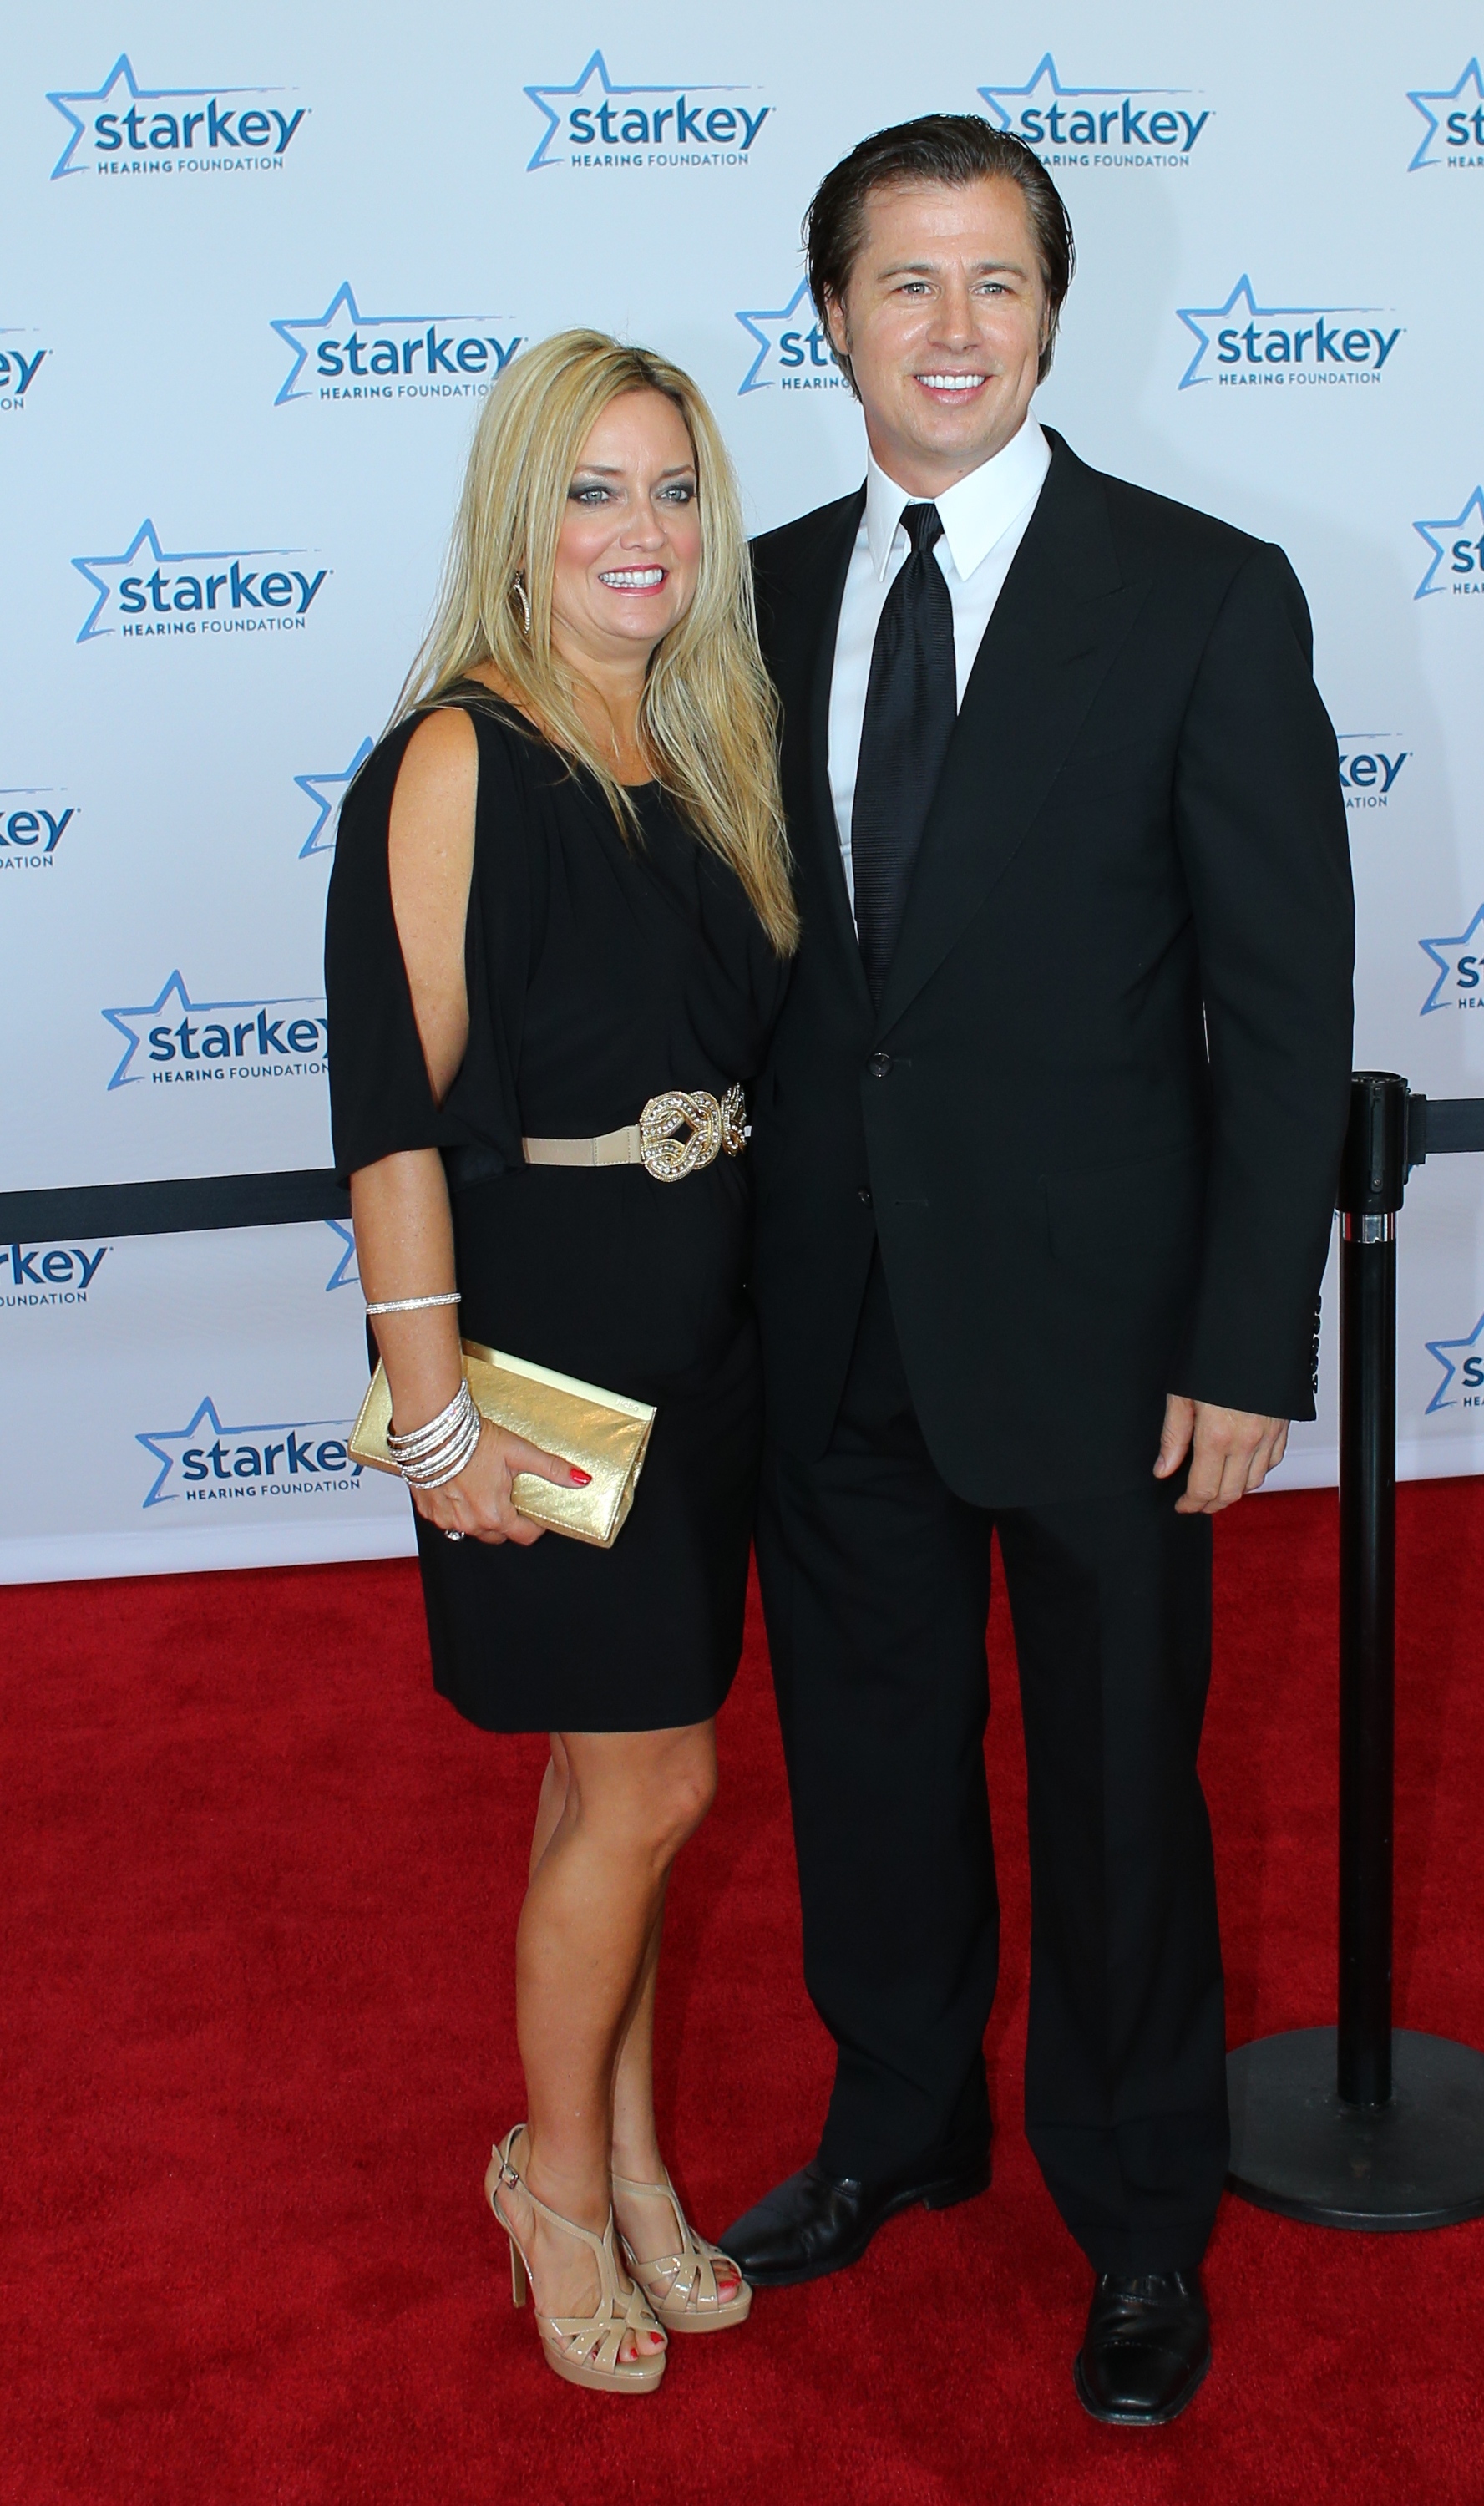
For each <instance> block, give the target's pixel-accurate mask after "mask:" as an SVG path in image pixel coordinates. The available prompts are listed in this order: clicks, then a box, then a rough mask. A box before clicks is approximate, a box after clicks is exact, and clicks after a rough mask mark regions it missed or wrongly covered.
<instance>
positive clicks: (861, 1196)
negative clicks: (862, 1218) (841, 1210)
mask: <svg viewBox="0 0 1484 2506" xmlns="http://www.w3.org/2000/svg"><path fill="white" fill-rule="evenodd" d="M856 1199H857V1200H859V1201H860V1202H861V1203H862V1205H863V1207H864V1208H866V1209H869V1207H870V1194H869V1193H868V1192H867V1191H866V1186H865V1184H864V1183H863V1185H862V1186H861V1189H860V1191H859V1192H858V1193H857V1195H856Z"/></svg>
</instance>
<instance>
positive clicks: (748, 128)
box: [525, 53, 773, 174]
mask: <svg viewBox="0 0 1484 2506" xmlns="http://www.w3.org/2000/svg"><path fill="white" fill-rule="evenodd" d="M525 91H526V94H527V95H528V96H529V97H530V100H531V102H532V104H534V106H535V107H536V110H537V112H538V113H539V114H540V115H541V117H542V120H543V122H544V124H545V125H546V126H545V128H544V129H543V131H542V134H541V137H540V139H539V140H538V142H537V144H536V147H535V150H534V151H533V153H532V155H531V158H530V161H529V162H528V164H527V166H526V171H527V173H528V174H539V173H542V172H543V171H544V170H545V169H546V168H547V167H548V165H571V166H575V167H578V168H580V169H594V170H603V169H606V168H612V167H616V166H622V167H640V168H653V167H654V166H659V165H685V166H694V167H717V166H726V165H746V164H747V163H749V161H750V160H751V153H752V150H753V148H754V147H755V146H756V144H757V141H758V137H759V134H760V131H761V130H762V127H763V125H764V124H765V123H767V122H768V121H770V120H771V118H772V114H773V107H772V105H771V104H760V103H759V102H758V100H757V99H758V90H757V89H756V88H751V87H737V86H727V87H714V86H703V87H697V86H696V85H695V84H694V82H693V81H691V82H688V83H687V84H686V85H685V86H680V85H677V84H676V83H674V82H672V81H670V80H658V81H653V82H651V83H650V84H648V85H646V86H642V87H638V86H625V85H623V84H622V83H621V82H619V81H617V80H615V79H613V78H611V77H610V76H609V71H608V63H607V62H606V60H605V59H604V57H603V54H601V53H593V54H591V55H590V57H589V58H588V59H587V60H586V61H585V62H584V64H583V67H582V69H581V70H579V72H578V74H577V77H576V78H575V79H574V80H573V81H572V83H571V85H570V86H563V85H561V84H560V83H553V84H551V85H549V86H545V87H543V86H533V87H528V88H527V89H526V90H525Z"/></svg>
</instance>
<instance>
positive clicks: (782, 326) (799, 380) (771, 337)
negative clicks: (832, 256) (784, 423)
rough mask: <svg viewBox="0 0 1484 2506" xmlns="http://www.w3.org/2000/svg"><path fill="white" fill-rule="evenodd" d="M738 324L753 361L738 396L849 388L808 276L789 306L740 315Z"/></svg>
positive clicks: (742, 381)
mask: <svg viewBox="0 0 1484 2506" xmlns="http://www.w3.org/2000/svg"><path fill="white" fill-rule="evenodd" d="M737 320H738V321H739V322H740V323H741V325H742V328H743V330H744V331H745V332H746V333H747V336H748V339H749V340H751V342H752V358H751V362H750V364H749V366H748V369H747V372H746V374H745V375H744V376H743V377H742V380H741V381H740V383H739V384H738V385H737V397H738V399H739V400H740V399H741V398H742V396H743V394H744V393H746V392H755V391H770V390H772V389H773V388H775V387H776V388H777V389H778V390H780V391H794V392H820V391H825V392H844V393H845V394H846V396H847V398H848V397H849V393H850V385H849V383H848V382H847V381H846V379H845V377H844V376H843V375H842V374H841V372H840V370H839V367H838V366H837V365H836V364H835V362H834V358H833V356H832V355H831V353H830V341H829V339H828V338H827V336H826V332H825V326H824V324H823V322H821V321H820V319H819V318H818V316H817V314H816V313H815V310H814V304H813V300H812V298H811V297H810V294H809V282H808V280H807V278H802V279H800V280H799V283H798V285H797V286H796V287H795V290H794V293H793V295H792V296H791V297H790V299H789V301H788V303H787V304H780V305H778V306H776V307H775V308H774V309H773V310H772V311H771V312H769V311H766V310H764V309H757V310H755V311H753V312H749V313H739V314H738V315H737Z"/></svg>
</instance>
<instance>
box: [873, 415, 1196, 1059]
mask: <svg viewBox="0 0 1484 2506" xmlns="http://www.w3.org/2000/svg"><path fill="white" fill-rule="evenodd" d="M1047 434H1048V436H1049V440H1050V443H1051V447H1052V457H1051V467H1050V470H1049V471H1048V472H1047V474H1046V481H1045V484H1044V486H1043V487H1042V492H1041V498H1040V501H1039V503H1038V505H1037V507H1036V511H1035V513H1034V514H1033V515H1032V517H1031V521H1030V526H1029V528H1028V529H1027V531H1026V535H1025V537H1024V539H1023V540H1022V541H1021V544H1020V547H1019V549H1018V551H1017V553H1016V555H1015V560H1014V563H1013V564H1012V565H1011V567H1010V570H1009V573H1008V575H1007V578H1006V582H1005V588H1004V590H1003V591H1002V592H1001V594H1000V597H999V599H998V601H997V602H996V604H995V610H994V615H993V617H992V618H991V619H990V622H989V625H988V627H986V628H985V631H984V640H983V642H982V643H981V644H980V646H979V651H978V656H977V659H976V660H975V662H974V665H973V670H972V674H971V676H970V681H969V685H968V687H967V688H966V689H965V691H964V702H963V705H962V706H961V708H960V711H959V718H958V723H957V726H956V728H955V730H954V734H953V738H952V741H951V743H950V745H949V749H948V755H947V758H946V760H945V761H944V765H943V770H942V775H941V778H940V780H939V783H938V788H937V791H936V795H935V797H934V802H933V806H932V808H931V810H930V811H929V813H928V823H927V826H926V827H925V829H924V831H923V840H922V847H921V850H920V851H919V853H918V856H917V862H916V866H915V868H914V870H913V873H912V884H911V887H910V890H909V891H908V895H907V904H906V913H905V915H904V917H903V920H902V926H901V938H900V940H899V941H898V944H897V952H896V955H895V956H894V958H893V960H892V966H891V972H890V974H889V975H888V977H887V982H886V989H885V992H884V993H883V995H882V1001H881V1010H880V1017H879V1020H878V1024H879V1028H880V1030H881V1032H883V1033H884V1032H885V1031H886V1030H887V1029H888V1028H889V1027H890V1026H891V1025H892V1024H893V1023H894V1022H895V1020H897V1019H899V1018H900V1017H901V1013H902V1011H903V1010H904V1009H905V1008H906V1007H907V1004H908V1003H909V1002H910V1001H911V1000H912V999H913V998H914V997H915V996H916V994H917V993H918V992H920V991H921V989H922V987H923V985H924V984H926V983H927V982H928V981H929V979H930V978H931V977H932V976H933V975H934V974H935V973H936V970H937V968H938V966H939V965H940V964H941V963H942V960H943V959H944V957H945V956H946V955H947V954H948V951H949V949H951V948H952V947H953V945H954V943H955V941H956V940H957V939H958V938H959V937H960V935H961V933H962V932H963V930H964V927H965V925H966V924H967V923H968V921H969V920H970V918H971V917H972V915H973V914H974V913H977V912H978V910H979V908H980V907H981V906H982V904H983V903H984V901H985V898H986V897H987V896H988V895H989V893H990V891H991V889H992V888H993V887H994V886H995V884H996V882H997V881H998V880H999V879H1000V878H1002V877H1004V875H1005V872H1006V870H1007V868H1008V866H1009V863H1010V861H1011V860H1012V859H1013V857H1014V854H1015V853H1016V851H1017V850H1018V848H1019V846H1020V844H1021V843H1022V842H1023V841H1024V839H1025V837H1026V834H1027V832H1028V831H1029V829H1030V827H1031V824H1032V822H1033V820H1034V818H1035V816H1036V812H1037V810H1038V809H1039V808H1040V806H1041V805H1042V801H1043V800H1044V798H1045V796H1046V793H1047V792H1048V791H1049V790H1050V787H1051V785H1052V783H1053V781H1054V780H1055V778H1056V775H1057V774H1058V772H1059V771H1060V770H1061V767H1062V763H1063V761H1064V759H1065V757H1066V755H1067V752H1068V750H1069V748H1070V747H1071V745H1072V743H1073V741H1074V740H1075V739H1076V737H1077V734H1078V731H1079V730H1080V728H1081V725H1082V723H1083V721H1084V720H1085V718H1086V715H1087V713H1088V711H1089V709H1090V707H1091V704H1092V701H1093V698H1094V697H1095V696H1096V695H1097V692H1098V689H1099V688H1100V687H1101V685H1102V683H1103V680H1104V678H1105V677H1106V675H1107V673H1108V670H1109V669H1110V668H1111V666H1112V664H1113V659H1114V657H1115V655H1116V654H1117V651H1118V648H1119V646H1120V645H1121V644H1122V642H1123V639H1124V637H1125V636H1126V635H1127V633H1128V631H1129V628H1130V627H1131V626H1132V625H1133V622H1134V619H1135V617H1136V615H1137V613H1138V610H1139V608H1140V606H1141V604H1142V602H1143V599H1144V594H1145V589H1146V587H1145V585H1144V584H1143V583H1137V584H1135V583H1125V582H1124V581H1123V579H1122V576H1121V574H1120V571H1119V567H1118V562H1117V557H1116V554H1115V551H1114V549H1113V537H1112V532H1111V529H1110V526H1109V519H1108V508H1107V502H1106V499H1105V497H1104V494H1103V489H1102V484H1101V482H1100V481H1099V479H1098V477H1097V474H1096V472H1095V471H1092V470H1089V469H1087V468H1086V467H1085V466H1084V465H1083V464H1082V463H1081V462H1080V461H1078V458H1077V455H1076V454H1075V453H1074V452H1072V451H1071V450H1070V449H1069V448H1068V447H1067V446H1066V445H1065V444H1064V443H1063V442H1062V440H1061V438H1060V436H1058V435H1055V434H1052V433H1051V431H1050V429H1047ZM830 650H831V653H832V651H833V637H832V636H831V638H830ZM841 884H842V886H843V875H842V878H841ZM858 955H859V952H858Z"/></svg>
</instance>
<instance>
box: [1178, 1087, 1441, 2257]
mask: <svg viewBox="0 0 1484 2506" xmlns="http://www.w3.org/2000/svg"><path fill="white" fill-rule="evenodd" d="M1422 1102H1423V1100H1421V1099H1417V1100H1413V1101H1412V1102H1411V1105H1410V1110H1411V1112H1412V1115H1413V1117H1414V1122H1412V1123H1409V1119H1408V1116H1409V1095H1408V1090H1407V1085H1406V1082H1405V1080H1404V1079H1399V1078H1397V1077H1396V1075H1395V1073H1393V1072H1390V1071H1360V1072H1357V1074H1356V1076H1355V1078H1354V1080H1353V1081H1352V1083H1351V1101H1350V1128H1349V1132H1348V1134H1347V1137H1346V1142H1345V1154H1344V1159H1343V1163H1342V1165H1341V1169H1340V1192H1339V1200H1340V1341H1341V1353H1340V1874H1339V1877H1340V1971H1339V2025H1338V2027H1301V2028H1296V2029H1294V2030H1293V2031H1292V2032H1291V2033H1290V2034H1287V2035H1282V2036H1264V2037H1259V2038H1258V2040H1257V2041H1256V2043H1254V2044H1252V2045H1242V2046H1239V2047H1238V2048H1237V2050H1236V2052H1235V2053H1233V2054H1230V2055H1228V2057H1227V2063H1226V2074H1227V2085H1228V2088H1229V2091H1230V2096H1231V2172H1230V2176H1229V2179H1228V2180H1229V2182H1230V2184H1231V2188H1232V2191H1233V2192H1234V2193H1239V2194H1240V2195H1241V2196H1242V2197H1243V2199H1244V2200H1245V2201H1248V2202H1255V2203H1256V2204H1257V2206H1258V2207H1259V2208H1260V2209H1264V2210H1280V2211H1283V2212H1285V2213H1286V2214H1287V2215H1288V2216H1289V2217H1290V2218H1295V2219H1309V2220H1313V2221H1315V2222H1316V2223H1317V2224H1319V2225H1322V2226H1325V2227H1330V2228H1371V2229H1376V2228H1441V2227H1447V2226H1450V2225H1452V2224H1453V2223H1454V2222H1456V2221H1458V2220H1461V2219H1474V2218H1478V2217H1479V2216H1480V2215H1481V2213H1484V2054H1477V2053H1475V2052H1474V2051H1473V2049H1472V2047H1471V2046H1467V2045H1456V2044H1454V2043H1453V2042H1452V2041H1451V2039H1449V2038H1447V2037H1443V2036H1424V2035H1420V2034H1418V2033H1416V2032H1415V2031H1414V2030H1412V2029H1410V2028H1397V2029H1394V2028H1393V2026H1392V1821H1393V1803H1394V1795H1395V1784H1394V1771H1393V1734H1394V1727H1395V1676H1396V1215H1397V1212H1398V1211H1399V1209H1400V1207H1401V1204H1402V1199H1403V1196H1404V1194H1405V1191H1406V1181H1407V1171H1408V1164H1409V1161H1410V1163H1411V1164H1417V1163H1419V1162H1420V1160H1421V1159H1422V1157H1424V1156H1425V1155H1426V1141H1425V1139H1424V1138H1423V1137H1421V1135H1420V1133H1419V1136H1418V1137H1417V1138H1415V1139H1409V1131H1413V1130H1414V1129H1416V1128H1417V1127H1416V1125H1415V1115H1416V1113H1417V1111H1418V1109H1419V1108H1420V1107H1422ZM1458 1110H1459V1112H1460V1113H1461V1114H1462V1113H1466V1112H1467V1113H1470V1114H1471V1112H1472V1110H1473V1109H1472V1108H1464V1107H1460V1108H1459V1109H1458ZM1459 1128H1460V1129H1461V1130H1462V1129H1463V1128H1464V1127H1463V1126H1462V1125H1460V1126H1459ZM1481 1144H1484V1143H1480V1142H1476V1141H1475V1140H1474V1138H1473V1137H1472V1136H1471V1130H1470V1132H1469V1135H1468V1136H1461V1137H1459V1138H1458V1139H1457V1140H1456V1141H1455V1140H1453V1139H1449V1140H1448V1141H1447V1142H1446V1145H1447V1146H1448V1147H1449V1148H1452V1147H1455V1146H1456V1147H1459V1148H1464V1147H1468V1148H1472V1147H1474V1146H1477V1145H1481ZM1436 1145H1437V1146H1439V1147H1441V1146H1443V1145H1444V1143H1443V1142H1442V1141H1441V1140H1439V1141H1438V1142H1437V1143H1436ZM1273 1739H1274V1746H1275V1747H1276V1746H1277V1745H1279V1739H1280V1735H1279V1734H1278V1732H1277V1731H1276V1729H1275V1732H1274V1735H1273Z"/></svg>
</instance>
